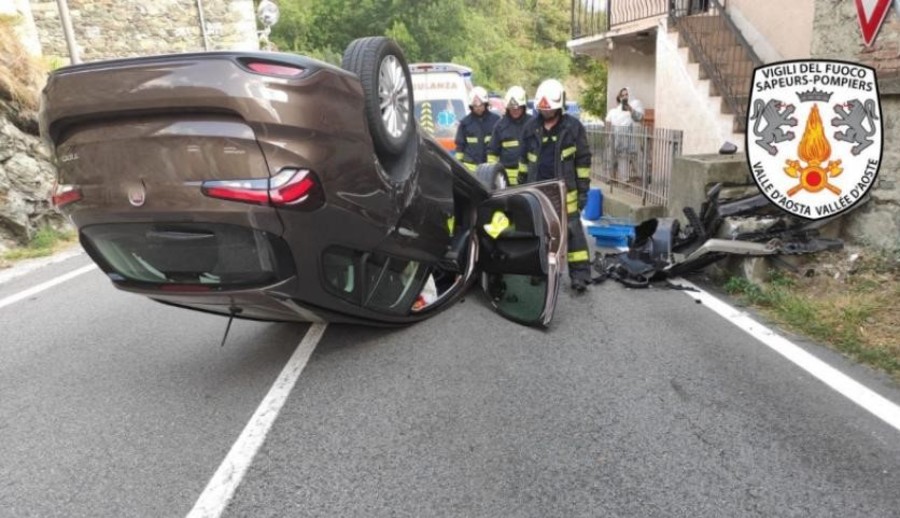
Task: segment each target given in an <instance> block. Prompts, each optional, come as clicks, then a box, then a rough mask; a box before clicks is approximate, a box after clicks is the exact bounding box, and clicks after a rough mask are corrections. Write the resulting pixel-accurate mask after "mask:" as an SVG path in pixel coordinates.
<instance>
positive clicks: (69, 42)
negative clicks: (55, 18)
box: [56, 0, 81, 65]
mask: <svg viewBox="0 0 900 518" xmlns="http://www.w3.org/2000/svg"><path fill="white" fill-rule="evenodd" d="M56 5H58V6H59V19H60V20H61V21H62V29H63V34H64V35H65V36H66V46H68V47H69V59H70V60H71V61H72V64H73V65H75V64H78V63H81V58H79V57H78V47H77V46H76V45H75V31H74V30H72V19H71V18H70V17H69V4H68V3H67V2H66V0H56Z"/></svg>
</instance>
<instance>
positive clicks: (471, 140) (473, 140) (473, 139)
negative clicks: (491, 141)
mask: <svg viewBox="0 0 900 518" xmlns="http://www.w3.org/2000/svg"><path fill="white" fill-rule="evenodd" d="M466 142H468V143H469V144H477V143H478V137H466Z"/></svg>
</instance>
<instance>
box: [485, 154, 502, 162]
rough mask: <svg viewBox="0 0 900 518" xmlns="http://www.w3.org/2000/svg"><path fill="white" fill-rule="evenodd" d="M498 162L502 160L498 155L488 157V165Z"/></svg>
mask: <svg viewBox="0 0 900 518" xmlns="http://www.w3.org/2000/svg"><path fill="white" fill-rule="evenodd" d="M498 160H500V157H498V156H497V155H488V156H487V163H489V164H496V163H497V161H498Z"/></svg>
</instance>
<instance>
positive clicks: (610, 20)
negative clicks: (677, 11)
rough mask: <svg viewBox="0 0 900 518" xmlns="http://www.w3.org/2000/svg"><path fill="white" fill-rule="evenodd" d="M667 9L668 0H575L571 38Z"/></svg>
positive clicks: (573, 2)
mask: <svg viewBox="0 0 900 518" xmlns="http://www.w3.org/2000/svg"><path fill="white" fill-rule="evenodd" d="M668 12H669V0H572V39H573V40H574V39H578V38H586V37H589V36H596V35H597V34H603V33H605V32H609V31H610V30H611V29H614V28H615V27H616V26H619V25H623V24H627V23H631V22H636V21H640V20H645V19H648V18H655V17H659V16H663V15H666V14H667V13H668Z"/></svg>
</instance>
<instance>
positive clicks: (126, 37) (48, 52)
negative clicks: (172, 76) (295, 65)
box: [6, 0, 259, 63]
mask: <svg viewBox="0 0 900 518" xmlns="http://www.w3.org/2000/svg"><path fill="white" fill-rule="evenodd" d="M6 1H9V0H6ZM13 1H15V2H17V3H20V4H23V3H24V4H30V5H29V7H30V11H31V16H32V17H33V19H34V24H35V26H36V29H37V34H38V35H39V39H40V45H41V48H42V50H43V54H44V55H45V56H47V57H48V58H50V60H51V62H52V61H55V59H54V58H57V59H58V60H59V61H61V62H62V63H67V62H68V58H69V51H68V48H67V46H66V39H65V36H64V34H63V30H62V23H61V21H60V16H59V6H58V4H57V2H56V0H30V1H27V0H13ZM68 6H69V13H70V17H71V20H72V26H73V29H74V36H75V38H74V39H75V43H76V45H77V47H78V52H79V56H80V58H81V60H82V61H84V62H89V61H98V60H103V59H111V58H121V57H131V56H144V55H150V54H168V53H177V52H199V51H204V50H258V49H259V38H258V36H257V28H256V18H255V12H254V5H253V0H152V1H146V0H68Z"/></svg>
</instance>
